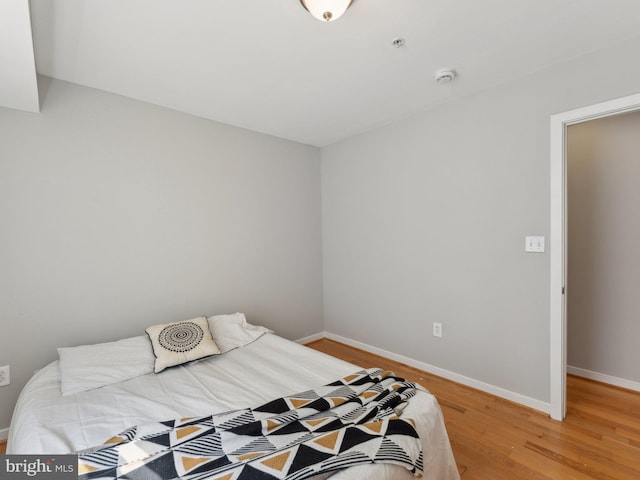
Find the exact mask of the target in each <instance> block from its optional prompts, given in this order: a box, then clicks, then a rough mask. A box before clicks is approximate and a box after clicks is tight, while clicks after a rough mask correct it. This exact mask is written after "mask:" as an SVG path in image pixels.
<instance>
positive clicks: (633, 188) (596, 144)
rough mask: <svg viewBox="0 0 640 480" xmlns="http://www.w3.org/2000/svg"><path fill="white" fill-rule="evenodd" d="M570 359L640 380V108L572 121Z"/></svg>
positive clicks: (580, 365)
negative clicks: (639, 344)
mask: <svg viewBox="0 0 640 480" xmlns="http://www.w3.org/2000/svg"><path fill="white" fill-rule="evenodd" d="M567 152H568V155H567V163H568V190H567V200H568V212H569V221H568V242H569V243H568V245H569V254H568V261H569V263H568V266H569V268H568V290H567V293H568V294H567V318H568V332H569V333H568V363H569V365H570V366H572V367H578V368H581V369H585V370H589V371H591V372H595V373H600V374H604V375H610V376H613V377H618V378H621V379H625V380H631V381H635V382H640V350H638V339H640V320H639V318H640V297H639V296H638V291H639V289H640V252H639V251H638V245H640V209H639V207H640V112H636V113H630V114H626V115H619V116H615V117H609V118H604V119H600V120H594V121H591V122H587V123H582V124H578V125H573V126H571V127H569V129H568V142H567Z"/></svg>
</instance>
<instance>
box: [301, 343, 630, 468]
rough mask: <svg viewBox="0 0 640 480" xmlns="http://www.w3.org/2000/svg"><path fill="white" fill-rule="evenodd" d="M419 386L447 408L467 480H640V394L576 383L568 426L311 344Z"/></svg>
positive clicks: (353, 352) (394, 365) (363, 356)
mask: <svg viewBox="0 0 640 480" xmlns="http://www.w3.org/2000/svg"><path fill="white" fill-rule="evenodd" d="M307 346H308V347H311V348H313V349H315V350H319V351H322V352H324V353H328V354H329V355H332V356H335V357H338V358H341V359H343V360H346V361H348V362H351V363H354V364H356V365H359V366H361V367H364V368H369V367H381V368H385V369H389V370H393V371H394V372H396V374H398V375H399V376H401V377H404V378H406V379H408V380H412V381H417V382H419V383H421V384H422V385H424V386H425V387H427V388H428V389H429V390H430V391H431V393H433V394H434V395H435V396H436V397H437V399H438V402H439V403H440V406H441V408H442V411H443V414H444V418H445V423H446V425H447V431H448V432H449V439H450V441H451V446H452V448H453V454H454V456H455V458H456V462H457V464H458V470H459V472H460V475H461V477H462V479H463V480H479V479H482V480H488V479H491V480H501V479H504V480H565V479H566V480H587V479H597V480H639V479H640V393H637V392H632V391H629V390H624V389H620V388H616V387H612V386H609V385H605V384H602V383H597V382H593V381H590V380H585V379H583V378H579V377H574V376H569V377H568V380H567V402H568V406H567V417H566V419H565V421H564V422H558V421H555V420H551V419H550V418H549V417H548V416H547V415H545V414H542V413H539V412H537V411H535V410H531V409H529V408H526V407H523V406H520V405H518V404H515V403H512V402H509V401H507V400H503V399H501V398H498V397H494V396H492V395H489V394H486V393H484V392H480V391H478V390H474V389H472V388H469V387H465V386H463V385H460V384H457V383H454V382H451V381H449V380H445V379H443V378H440V377H436V376H434V375H431V374H428V373H426V372H423V371H421V370H418V369H416V368H413V367H410V366H407V365H404V364H401V363H398V362H395V361H393V360H389V359H386V358H383V357H379V356H377V355H373V354H371V353H368V352H364V351H362V350H358V349H356V348H352V347H349V346H347V345H343V344H341V343H338V342H334V341H332V340H328V339H322V340H317V341H315V342H311V343H309V344H307Z"/></svg>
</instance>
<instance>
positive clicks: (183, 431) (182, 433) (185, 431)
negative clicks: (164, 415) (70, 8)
mask: <svg viewBox="0 0 640 480" xmlns="http://www.w3.org/2000/svg"><path fill="white" fill-rule="evenodd" d="M199 430H200V427H184V428H180V429H178V430H176V438H178V439H180V438H184V437H186V436H187V435H191V434H192V433H195V432H197V431H199Z"/></svg>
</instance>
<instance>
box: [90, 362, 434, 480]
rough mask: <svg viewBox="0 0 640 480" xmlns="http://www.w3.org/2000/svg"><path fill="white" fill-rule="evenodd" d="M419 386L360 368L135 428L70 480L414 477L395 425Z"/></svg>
mask: <svg viewBox="0 0 640 480" xmlns="http://www.w3.org/2000/svg"><path fill="white" fill-rule="evenodd" d="M248 388H251V386H248ZM419 388H420V387H419V386H417V385H416V384H414V383H411V382H407V381H405V380H403V379H401V378H398V377H396V376H395V375H394V374H393V373H392V372H388V371H382V370H379V369H370V370H362V371H359V372H356V373H354V374H352V375H349V376H347V377H345V378H342V379H340V380H338V381H335V382H332V383H330V384H328V385H325V386H323V387H319V388H316V389H313V390H308V391H305V392H301V393H298V394H296V395H290V396H287V397H282V398H278V399H276V400H273V401H271V402H268V403H266V404H264V405H262V406H260V407H257V408H253V409H250V408H246V409H241V410H235V411H232V412H226V413H221V414H215V415H209V416H206V417H197V418H182V419H176V420H170V421H166V422H158V423H151V424H145V425H139V426H135V427H132V428H130V429H128V430H126V431H125V432H122V433H121V434H120V435H117V436H116V437H113V438H111V439H109V440H108V441H107V442H105V444H104V445H102V446H100V447H96V448H94V449H91V450H89V451H85V452H84V453H80V454H79V458H78V473H79V478H81V479H84V480H90V479H123V480H124V479H128V480H129V479H130V480H137V479H150V478H154V479H164V480H169V479H178V478H181V479H187V480H204V479H208V480H245V479H252V480H263V479H264V480H267V479H290V480H294V479H295V480H301V479H305V478H310V477H313V476H316V475H319V474H321V473H326V472H333V471H336V470H341V469H343V468H347V467H350V466H354V465H362V464H368V463H392V464H397V465H400V466H402V467H404V468H406V469H408V470H409V471H411V472H413V473H414V475H416V476H421V474H422V470H423V466H422V446H421V443H420V440H419V438H418V434H417V432H416V430H415V428H414V425H413V421H412V420H411V419H404V418H400V415H401V412H402V410H403V408H404V405H405V404H406V402H407V401H408V400H409V398H411V397H412V396H414V395H415V393H416V390H417V389H419Z"/></svg>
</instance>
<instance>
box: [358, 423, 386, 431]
mask: <svg viewBox="0 0 640 480" xmlns="http://www.w3.org/2000/svg"><path fill="white" fill-rule="evenodd" d="M383 424H384V422H370V423H365V424H363V425H361V426H362V427H364V428H366V429H368V430H371V431H372V432H375V433H377V434H380V432H382V427H383Z"/></svg>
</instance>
